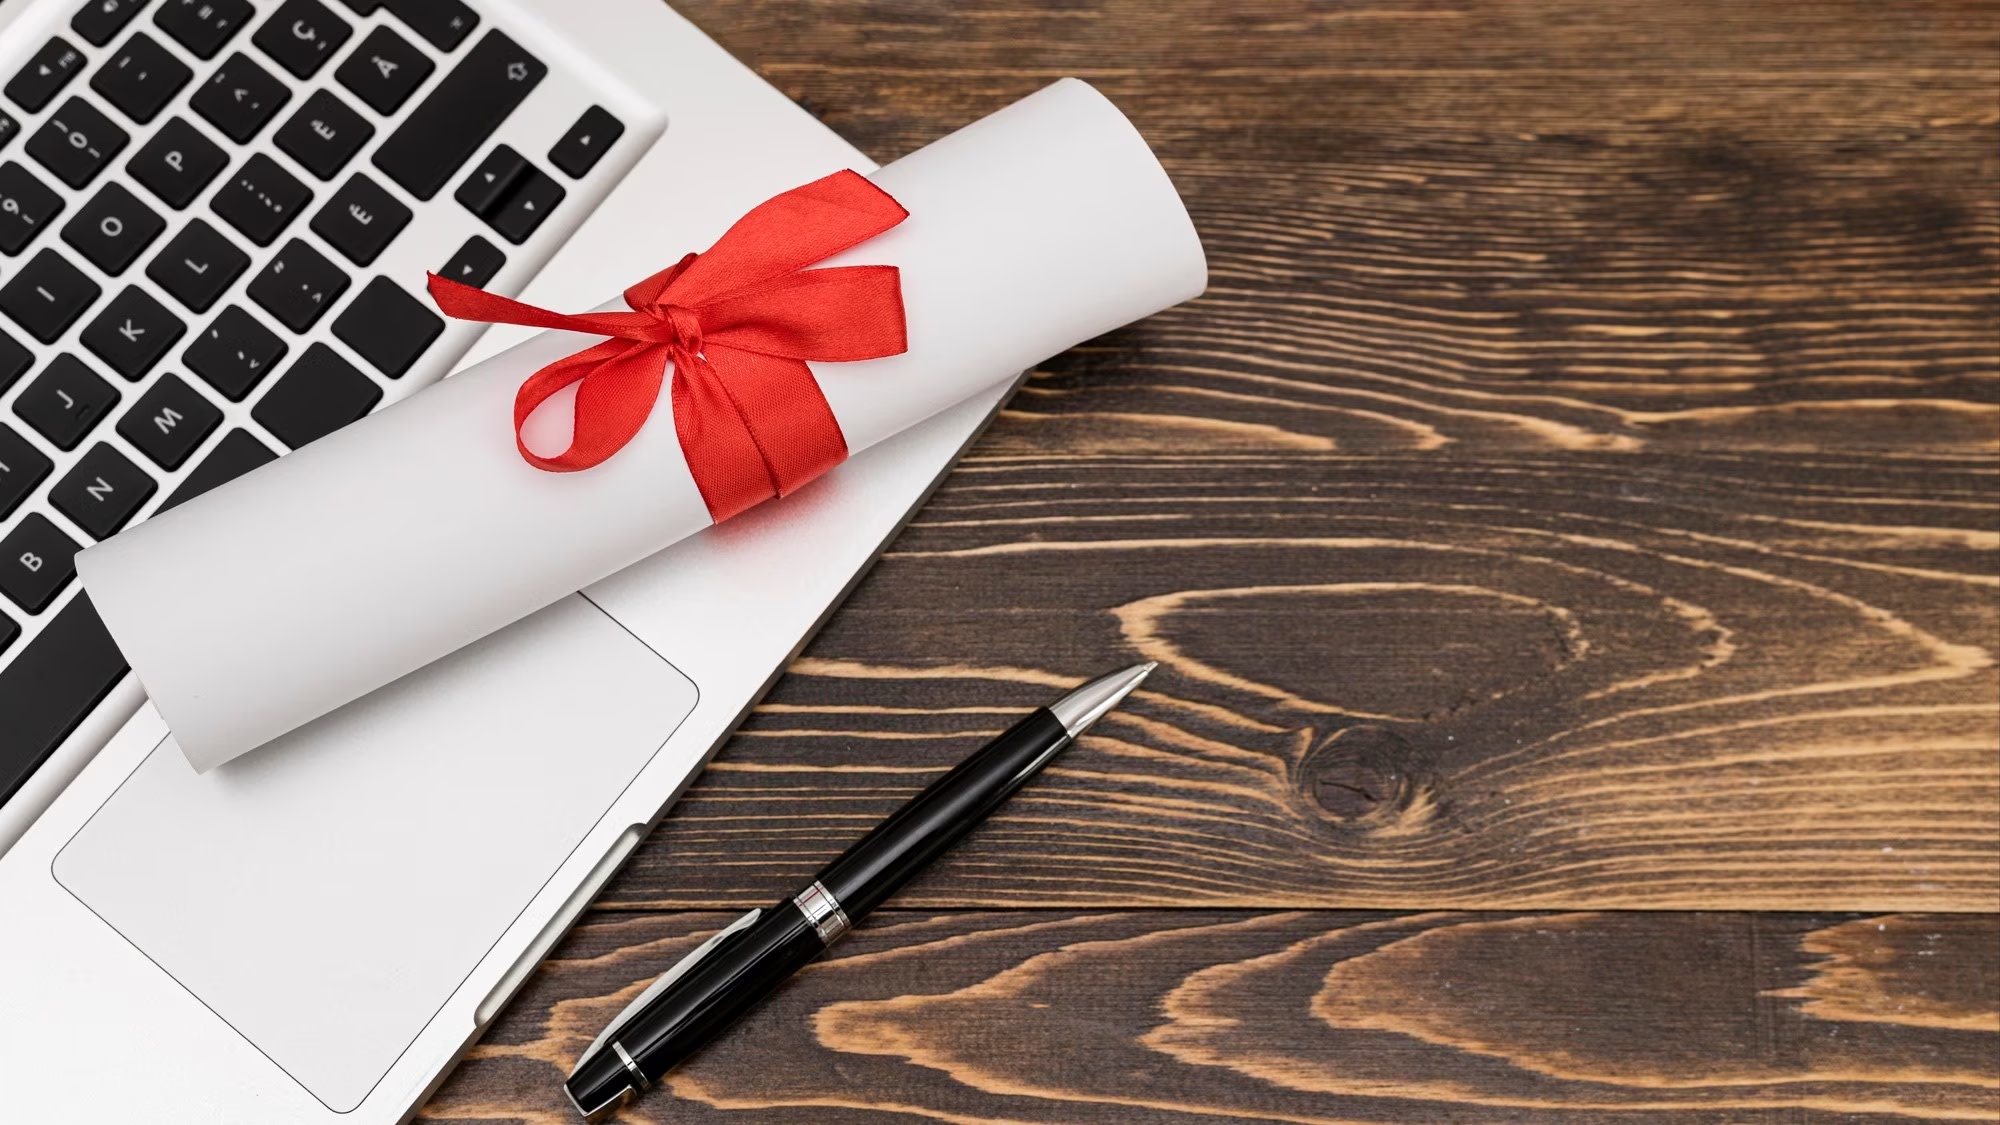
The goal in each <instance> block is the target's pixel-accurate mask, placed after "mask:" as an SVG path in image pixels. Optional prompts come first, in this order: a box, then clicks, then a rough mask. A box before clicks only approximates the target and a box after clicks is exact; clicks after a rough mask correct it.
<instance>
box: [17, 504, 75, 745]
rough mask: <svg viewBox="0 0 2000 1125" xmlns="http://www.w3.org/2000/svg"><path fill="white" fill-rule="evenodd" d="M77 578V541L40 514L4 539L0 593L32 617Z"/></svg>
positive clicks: (33, 513) (30, 517)
mask: <svg viewBox="0 0 2000 1125" xmlns="http://www.w3.org/2000/svg"><path fill="white" fill-rule="evenodd" d="M74 577H76V542H75V540H73V539H71V538H70V537H69V536H67V535H64V534H63V532H62V529H61V528H58V527H57V526H56V525H55V524H53V523H51V522H49V517H47V516H45V515H43V514H41V513H40V512H30V513H28V515H27V516H26V517H25V518H23V519H22V520H21V522H20V523H19V524H17V525H15V527H14V530H13V531H10V532H8V533H7V538H5V539H0V592H5V593H6V595H7V596H8V597H9V598H11V599H13V601H14V604H15V605H18V606H20V607H21V608H22V609H25V610H27V611H28V612H29V613H40V612H41V611H42V610H44V609H46V608H47V607H48V604H49V603H50V602H52V601H54V600H55V597H56V595H57V594H60V593H62V588H63V587H64V586H67V585H69V580H70V579H71V578H74ZM8 718H9V719H12V718H13V716H12V715H11V714H9V715H8Z"/></svg>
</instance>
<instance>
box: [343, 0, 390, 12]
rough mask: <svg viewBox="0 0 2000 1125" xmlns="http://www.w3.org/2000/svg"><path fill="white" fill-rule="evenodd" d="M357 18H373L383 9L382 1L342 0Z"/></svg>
mask: <svg viewBox="0 0 2000 1125" xmlns="http://www.w3.org/2000/svg"><path fill="white" fill-rule="evenodd" d="M340 2H341V3H342V4H345V5H347V7H348V9H349V10H350V11H352V12H353V13H354V14H355V15H357V16H372V15H374V14H375V13H376V12H378V11H380V10H381V9H382V0H340Z"/></svg>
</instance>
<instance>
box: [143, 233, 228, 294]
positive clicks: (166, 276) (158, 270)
mask: <svg viewBox="0 0 2000 1125" xmlns="http://www.w3.org/2000/svg"><path fill="white" fill-rule="evenodd" d="M249 267H250V255H248V254H245V253H244V252H243V251H241V250H238V249H237V248H236V245H235V244H234V243H232V242H230V241H229V239H227V238H225V237H223V236H222V234H221V233H220V232H218V231H217V230H216V229H215V228H214V227H212V226H209V225H208V224H207V223H204V222H202V221H201V220H200V219H189V220H188V225H187V226H184V227H182V228H181V232H180V233H179V234H177V235H175V236H173V238H171V239H169V240H168V241H167V246H166V249H164V250H161V251H160V253H159V255H158V256H157V257H155V258H154V259H153V260H152V262H151V263H150V264H149V265H147V267H146V276H147V277H150V278H152V279H153V281H154V282H156V283H157V284H158V285H159V286H160V287H161V288H163V289H165V290H166V291H167V292H169V293H172V294H173V295H174V299H175V300H177V301H179V302H180V303H181V304H183V305H186V306H187V307H188V308H190V309H193V310H194V311H195V312H207V311H208V307H209V306H210V305H212V304H214V303H215V299H216V298H217V297H220V296H222V293H223V290H225V289H228V288H229V285H230V283H231V282H233V281H235V280H236V279H237V278H238V277H239V276H241V275H242V273H243V271H244V270H246V269H248V268H249Z"/></svg>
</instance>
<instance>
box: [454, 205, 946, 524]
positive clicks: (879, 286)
mask: <svg viewBox="0 0 2000 1125" xmlns="http://www.w3.org/2000/svg"><path fill="white" fill-rule="evenodd" d="M908 217H909V213H908V212H907V211H904V210H903V208H902V206H901V205H899V204H898V203H897V202H896V201H895V200H894V199H892V198H890V197H889V195H888V193H886V192H884V191H883V190H882V189H880V188H878V187H876V186H875V185H874V184H872V183H869V182H868V181H867V180H866V179H864V178H863V177H862V176H860V175H859V174H857V173H855V172H851V171H842V172H835V173H834V174H833V175H830V176H826V177H823V178H821V179H818V180H814V181H813V182H812V183H809V184H805V185H803V186H800V187H796V188H793V189H792V190H791V191H788V192H784V193H782V194H780V195H777V196H774V197H773V198H771V199H768V200H766V201H764V202H763V203H761V204H758V205H757V206H756V207H755V208H753V209H752V210H751V211H750V212H749V213H748V214H746V215H744V216H743V217H742V218H741V219H738V220H737V221H736V223H735V224H734V225H733V226H731V227H730V228H729V230H727V231H726V232H724V233H723V235H722V237H721V238H720V239H718V240H717V241H716V243H715V245H714V246H712V247H710V248H709V249H708V251H706V252H705V253H700V254H689V255H687V256H685V257H683V258H682V259H681V260H680V261H678V262H676V263H674V264H673V265H672V266H669V267H668V268H666V269H664V270H661V271H660V272H659V273H656V274H654V275H652V276H651V277H648V278H646V279H644V280H642V281H640V282H638V283H636V284H634V285H632V286H631V287H629V288H627V289H626V290H625V303H626V305H627V306H629V307H630V308H631V309H632V311H631V312H599V313H582V314H575V315H572V314H565V313H557V312H551V311H549V310H547V309H542V308H537V307H535V306H534V305H529V304H525V303H523V302H520V301H515V300H511V299H509V298H506V297H502V296H500V295H498V294H495V293H488V292H486V291H485V290H483V289H475V288H473V287H472V286H469V285H463V284H460V283H459V282H455V281H452V280H450V279H449V278H444V277H440V276H438V275H437V274H431V275H430V277H429V285H430V292H431V297H432V299H433V300H435V301H436V302H437V306H438V308H439V310H440V311H442V312H443V313H444V314H445V315H446V316H451V317H455V318H458V319H461V320H478V321H487V322H497V323H506V324H521V325H526V326H528V327H531V328H556V329H564V330H567V331H572V332H584V333H589V334H591V335H597V336H605V337H608V338H607V339H605V340H604V341H602V342H600V343H597V344H594V345H592V346H591V347H588V348H585V349H584V350H582V351H580V352H577V353H576V354H574V355H570V356H565V357H564V358H562V359H559V360H556V361H555V362H553V363H550V364H549V365H547V366H546V367H543V368H542V369H541V370H539V371H536V372H535V373H534V374H533V375H530V376H529V377H528V378H527V380H526V381H524V382H523V383H522V384H521V388H520V390H519V391H517V392H516V393H515V396H514V444H515V447H516V448H517V449H519V450H520V453H521V456H522V457H523V458H524V459H526V460H527V462H528V463H529V464H531V465H534V466H535V467H536V468H539V469H545V470H548V471H550V472H564V473H566V472H576V471H579V470H582V469H588V468H591V467H593V466H596V465H600V464H603V463H604V462H605V461H606V460H607V459H609V458H610V457H611V456H612V455H613V454H615V453H617V452H618V451H619V450H620V449H622V448H624V446H625V445H626V444H627V443H628V442H630V441H631V440H632V439H633V438H634V437H635V436H637V435H638V433H639V430H640V428H641V427H642V426H644V425H645V422H646V419H647V418H648V417H649V416H650V415H651V414H652V411H653V406H654V404H655V403H656V402H657V401H658V400H659V395H660V388H661V384H662V383H663V382H665V381H666V372H667V367H668V365H669V364H671V365H672V367H673V383H672V391H671V397H672V402H673V412H674V429H675V433H676V435H677V436H678V438H679V439H680V444H681V450H682V452H683V454H685V455H686V457H687V463H688V469H689V470H690V471H691V472H692V473H693V474H694V480H695V485H696V486H697V487H698V488H700V489H701V495H702V499H703V501H704V502H706V503H707V505H708V510H709V514H710V515H711V516H713V517H714V518H715V519H716V520H718V521H720V520H724V519H727V518H729V517H730V516H732V515H735V514H736V513H737V512H740V511H742V510H743V509H745V508H748V507H751V506H753V505H755V504H758V503H761V502H763V501H764V500H767V499H769V498H771V497H772V496H783V495H785V494H787V493H789V492H791V491H793V490H795V489H797V488H798V487H799V486H801V485H803V484H805V483H806V482H807V481H809V480H811V479H813V478H814V477H816V476H818V475H820V474H821V473H823V472H825V471H826V470H828V469H830V468H832V467H833V466H835V465H837V464H839V463H840V462H841V461H843V460H845V459H846V457H847V441H846V438H845V437H844V436H842V434H841V432H840V423H839V422H838V421H837V420H836V419H835V418H834V416H833V410H832V408H831V407H829V406H828V405H827V402H826V396H825V395H824V394H822V393H821V392H820V389H819V384H818V382H816V381H815V380H814V379H813V376H812V369H811V368H809V367H807V366H806V362H807V361H808V360H812V361H815V362H844V361H852V360H862V359H878V358H881V357H883V356H890V355H897V354H900V353H902V352H903V351H906V350H907V349H908V346H909V345H908V337H907V333H906V330H905V325H904V320H903V296H902V288H901V284H902V283H901V275H900V274H899V273H898V272H897V270H896V268H895V267H894V266H845V267H836V268H829V269H807V268H806V267H808V266H811V265H813V264H814V263H817V262H821V261H824V260H826V259H827V258H830V257H832V256H833V255H835V254H837V253H839V252H841V251H842V250H846V249H848V248H849V247H852V246H855V245H858V244H859V243H862V242H865V241H867V240H868V239H870V238H873V237H875V236H876V235H878V234H881V233H882V232H883V231H886V230H888V229H890V228H892V227H894V226H895V225H896V224H898V223H900V222H902V221H903V220H904V219H905V218H908ZM572 385H574V386H576V388H577V393H576V421H575V428H574V431H573V433H572V436H571V439H570V445H569V447H568V448H567V449H564V450H563V451H562V452H560V453H557V454H555V455H553V456H549V457H544V456H542V455H540V454H537V453H535V452H534V451H533V450H530V449H529V448H528V446H527V443H526V442H525V441H523V440H522V437H521V431H522V427H523V426H524V425H525V424H526V423H527V420H528V416H529V415H531V414H533V413H534V411H535V408H536V407H538V406H540V405H541V404H542V403H544V402H546V401H548V399H549V398H550V397H551V396H553V395H554V394H556V393H557V392H558V391H561V390H563V389H564V388H567V387H570V386H572Z"/></svg>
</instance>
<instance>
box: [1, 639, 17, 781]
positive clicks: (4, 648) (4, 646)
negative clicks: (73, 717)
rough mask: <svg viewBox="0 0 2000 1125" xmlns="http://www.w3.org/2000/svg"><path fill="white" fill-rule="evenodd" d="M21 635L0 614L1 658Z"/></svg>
mask: <svg viewBox="0 0 2000 1125" xmlns="http://www.w3.org/2000/svg"><path fill="white" fill-rule="evenodd" d="M20 635H21V627H20V626H19V625H16V624H14V619H13V618H11V617H9V616H7V615H6V614H4V613H0V656H3V655H5V654H6V652H7V647H8V646H9V645H11V644H13V643H14V638H15V637H18V636H20ZM4 768H5V767H4V766H0V769H4ZM4 799H5V794H0V800H4Z"/></svg>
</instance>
